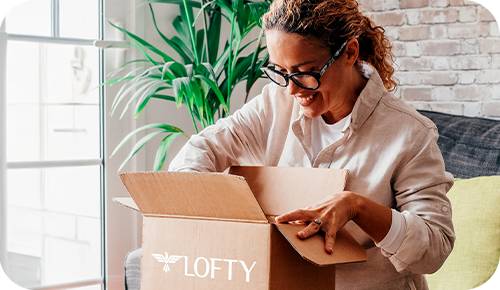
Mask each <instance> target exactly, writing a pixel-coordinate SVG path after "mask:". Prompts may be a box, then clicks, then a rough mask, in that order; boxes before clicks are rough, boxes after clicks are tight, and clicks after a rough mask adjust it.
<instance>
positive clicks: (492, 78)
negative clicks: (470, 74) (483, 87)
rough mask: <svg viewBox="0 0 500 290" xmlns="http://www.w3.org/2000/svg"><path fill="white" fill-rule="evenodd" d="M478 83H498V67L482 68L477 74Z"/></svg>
mask: <svg viewBox="0 0 500 290" xmlns="http://www.w3.org/2000/svg"><path fill="white" fill-rule="evenodd" d="M477 83H478V84H498V83H500V69H490V70H482V71H480V72H479V74H478V76H477Z"/></svg>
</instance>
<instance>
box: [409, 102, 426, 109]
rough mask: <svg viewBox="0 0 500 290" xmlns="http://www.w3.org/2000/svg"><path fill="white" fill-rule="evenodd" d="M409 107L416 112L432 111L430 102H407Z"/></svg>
mask: <svg viewBox="0 0 500 290" xmlns="http://www.w3.org/2000/svg"><path fill="white" fill-rule="evenodd" d="M406 103H407V104H408V105H410V106H412V107H413V108H414V109H415V110H425V111H430V110H431V106H430V105H429V103H428V102H406Z"/></svg>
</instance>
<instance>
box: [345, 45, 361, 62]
mask: <svg viewBox="0 0 500 290" xmlns="http://www.w3.org/2000/svg"><path fill="white" fill-rule="evenodd" d="M345 55H346V59H345V65H346V67H352V66H353V65H354V64H355V63H356V61H357V60H358V55H359V43H358V40H357V39H356V38H353V39H351V40H349V41H348V42H347V44H346V47H345Z"/></svg>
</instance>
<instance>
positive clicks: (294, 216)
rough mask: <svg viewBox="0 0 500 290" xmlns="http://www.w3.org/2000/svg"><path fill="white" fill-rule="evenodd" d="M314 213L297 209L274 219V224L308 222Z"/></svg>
mask: <svg viewBox="0 0 500 290" xmlns="http://www.w3.org/2000/svg"><path fill="white" fill-rule="evenodd" d="M314 215H315V214H314V213H313V212H311V211H308V210H304V209H297V210H294V211H291V212H288V213H285V214H283V215H280V216H278V217H276V219H275V220H276V222H278V223H287V222H292V221H310V220H312V219H314Z"/></svg>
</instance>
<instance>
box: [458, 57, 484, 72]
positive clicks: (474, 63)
mask: <svg viewBox="0 0 500 290" xmlns="http://www.w3.org/2000/svg"><path fill="white" fill-rule="evenodd" d="M450 67H451V69H454V70H469V69H489V68H490V58H489V57H488V56H485V55H466V56H455V57H452V58H450Z"/></svg>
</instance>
